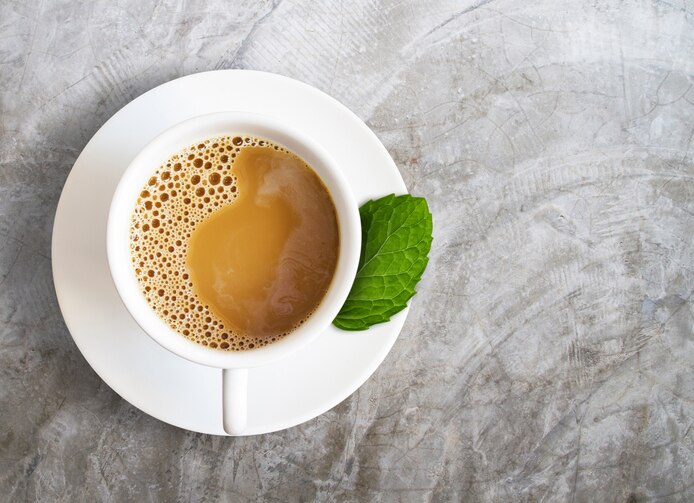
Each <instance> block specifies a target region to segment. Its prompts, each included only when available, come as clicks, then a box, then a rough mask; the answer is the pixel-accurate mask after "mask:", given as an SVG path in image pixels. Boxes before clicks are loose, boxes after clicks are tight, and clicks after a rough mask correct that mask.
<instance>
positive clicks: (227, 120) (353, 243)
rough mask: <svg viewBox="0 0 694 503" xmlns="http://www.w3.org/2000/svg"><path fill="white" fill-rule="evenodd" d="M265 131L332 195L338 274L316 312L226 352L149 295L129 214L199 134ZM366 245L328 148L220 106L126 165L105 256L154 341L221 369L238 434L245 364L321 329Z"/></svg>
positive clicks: (226, 416)
mask: <svg viewBox="0 0 694 503" xmlns="http://www.w3.org/2000/svg"><path fill="white" fill-rule="evenodd" d="M236 134H242V135H250V136H259V137H262V138H267V139H269V140H271V141H273V142H274V143H277V144H280V145H283V146H285V147H286V148H288V149H289V150H291V151H292V152H294V153H296V154H298V155H299V156H300V157H302V158H303V159H304V160H305V161H306V162H307V163H308V164H309V165H310V166H311V167H312V168H313V169H314V170H315V172H316V173H317V174H318V176H320V178H321V179H322V180H323V182H324V184H325V186H326V187H327V188H328V190H329V192H330V195H331V196H332V199H333V202H334V203H335V208H336V210H337V217H338V223H339V232H340V252H339V258H338V262H337V268H336V270H335V275H334V276H333V279H332V282H331V284H330V287H329V288H328V291H327V293H326V294H325V297H324V298H323V300H322V301H321V303H320V305H319V306H318V308H317V309H316V311H315V312H314V313H313V314H312V315H311V317H310V318H308V320H306V321H305V322H304V323H303V324H302V325H301V326H300V327H298V328H297V329H295V330H294V331H293V332H291V333H290V334H289V335H287V336H285V337H284V338H282V339H280V340H278V341H276V342H274V343H272V344H269V345H267V346H263V347H260V348H256V349H248V350H244V351H223V350H220V349H212V348H209V347H205V346H202V345H200V344H197V343H195V342H193V341H191V340H189V339H187V338H186V337H184V336H183V335H181V334H179V333H177V332H176V331H175V330H173V329H172V328H171V327H169V325H168V324H167V323H166V322H165V321H164V320H162V319H161V318H160V317H159V316H158V315H157V314H156V313H155V312H154V310H153V309H152V308H151V307H150V305H149V304H148V302H147V300H146V299H145V297H144V295H143V293H142V291H141V289H140V286H139V284H138V281H137V278H136V276H135V271H134V269H133V266H132V262H131V255H130V219H131V217H132V213H133V210H134V208H135V204H136V202H137V198H138V195H139V193H140V191H141V190H142V187H143V186H144V185H145V184H146V182H147V180H148V179H149V177H150V176H152V174H153V173H154V171H155V170H156V169H157V168H158V167H159V166H160V165H161V164H162V163H164V162H166V160H167V159H169V158H170V157H171V156H172V155H173V154H175V153H177V152H179V151H180V150H182V149H183V148H185V147H187V146H189V145H192V144H195V143H198V142H200V141H201V140H204V139H207V138H212V137H215V136H222V135H236ZM360 249H361V224H360V221H359V209H358V207H357V203H356V201H355V200H354V196H353V194H352V192H351V189H350V187H349V184H348V182H347V179H346V178H345V176H344V175H343V173H342V171H341V169H340V167H339V166H338V165H337V164H336V163H335V161H334V160H333V159H332V158H331V157H330V155H329V154H328V153H327V152H326V151H325V150H324V149H323V148H322V147H321V146H320V145H319V144H317V143H316V142H315V141H313V140H312V139H311V138H310V137H308V136H306V135H305V134H304V133H302V132H301V131H299V130H298V129H297V128H295V127H293V126H291V125H289V124H284V123H282V122H281V121H278V120H276V119H275V118H273V117H269V116H265V115H259V114H251V113H242V112H220V113H213V114H208V115H202V116H199V117H194V118H192V119H189V120H186V121H184V122H181V123H179V124H177V125H175V126H173V127H171V128H170V129H168V130H166V131H165V132H163V133H162V134H161V135H159V136H157V137H156V138H155V139H154V140H152V141H151V142H150V143H149V144H148V145H147V146H146V147H145V148H144V149H143V150H142V151H141V152H140V153H139V154H138V155H137V156H136V157H135V159H134V160H133V161H132V162H131V163H130V165H129V166H128V168H127V169H126V170H125V173H124V174H123V176H122V178H121V180H120V182H119V183H118V187H117V188H116V191H115V193H114V195H113V200H112V202H111V208H110V211H109V216H108V225H107V251H108V263H109V267H110V270H111V276H112V278H113V282H114V283H115V285H116V289H117V290H118V293H119V295H120V297H121V299H122V300H123V303H124V304H125V307H126V308H127V309H128V311H129V312H130V314H131V315H132V317H133V318H134V319H135V321H136V322H137V323H138V325H140V327H142V329H143V330H144V331H145V332H146V333H147V334H148V335H149V336H150V337H151V338H152V339H154V340H155V341H156V342H158V343H159V344H160V345H162V346H163V347H164V348H166V349H168V350H169V351H171V352H173V353H175V354H177V355H178V356H181V357H183V358H186V359H188V360H190V361H193V362H195V363H199V364H202V365H207V366H210V367H217V368H220V369H224V370H223V386H222V388H223V409H222V420H223V425H224V430H225V431H226V432H227V433H228V434H230V435H240V434H242V433H243V431H244V429H245V428H246V423H247V400H246V398H247V380H248V369H249V368H253V367H259V366H262V365H267V364H269V363H272V362H274V361H276V360H279V359H281V358H287V357H290V355H291V354H292V353H293V352H294V351H296V350H297V349H299V348H300V347H302V346H304V345H306V344H309V343H310V342H311V341H312V340H314V339H315V338H316V337H318V336H319V335H321V333H323V332H324V331H325V329H326V328H327V327H328V326H329V325H330V323H331V322H332V320H333V319H334V318H335V316H336V315H337V313H338V312H339V310H340V308H341V307H342V305H343V303H344V301H345V299H346V298H347V294H348V293H349V290H350V288H351V286H352V282H353V281H354V277H355V275H356V271H357V265H358V262H359V254H360Z"/></svg>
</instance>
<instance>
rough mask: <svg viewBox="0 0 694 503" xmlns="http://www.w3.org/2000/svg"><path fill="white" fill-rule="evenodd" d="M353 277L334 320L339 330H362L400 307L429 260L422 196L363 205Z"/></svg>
mask: <svg viewBox="0 0 694 503" xmlns="http://www.w3.org/2000/svg"><path fill="white" fill-rule="evenodd" d="M359 216H360V217H361V233H362V241H361V257H360V258H359V268H358V270H357V277H356V278H355V280H354V285H352V290H351V291H350V292H349V295H348V296H347V300H346V301H345V304H344V306H342V309H341V310H340V313H339V314H338V315H337V318H335V320H334V321H333V324H334V325H335V326H336V327H337V328H341V329H342V330H366V329H367V328H369V327H370V326H371V325H375V324H377V323H383V322H385V321H388V320H390V317H391V316H393V315H394V314H395V313H398V312H400V311H402V310H403V309H405V306H407V301H408V300H410V298H411V297H412V296H413V295H414V294H415V293H416V291H415V287H416V286H417V283H418V282H419V280H420V278H421V277H422V274H423V273H424V269H425V268H426V266H427V262H428V261H429V257H428V254H429V250H430V249H431V240H432V229H433V224H432V220H431V213H430V212H429V206H428V205H427V202H426V200H425V199H424V198H421V197H413V196H410V195H404V196H395V195H392V194H391V195H389V196H385V197H382V198H380V199H375V200H372V201H369V202H367V203H365V204H364V205H363V206H362V207H361V208H359Z"/></svg>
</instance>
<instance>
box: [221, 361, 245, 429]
mask: <svg viewBox="0 0 694 503" xmlns="http://www.w3.org/2000/svg"><path fill="white" fill-rule="evenodd" d="M247 424H248V369H223V370H222V425H223V427H224V431H226V432H227V433H228V434H229V435H234V436H236V435H241V434H243V432H244V431H245V430H246V425H247Z"/></svg>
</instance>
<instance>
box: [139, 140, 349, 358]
mask: <svg viewBox="0 0 694 503" xmlns="http://www.w3.org/2000/svg"><path fill="white" fill-rule="evenodd" d="M131 252H132V257H133V266H134V268H135V273H136V275H137V278H138V281H139V283H140V285H141V287H142V291H143V293H144V294H145V297H146V298H147V300H148V301H149V303H150V305H151V306H152V308H153V309H154V310H155V311H156V312H157V313H158V314H159V316H160V317H161V318H163V319H164V320H165V321H166V322H167V323H168V324H169V325H170V326H171V327H172V328H173V329H174V330H177V331H178V332H179V333H181V334H182V335H184V336H185V337H187V338H189V339H191V340H193V341H195V342H198V343H201V344H203V345H206V346H210V347H213V348H220V349H225V350H243V349H251V348H254V347H259V346H262V345H265V344H268V343H270V342H273V341H275V340H277V339H279V338H281V337H282V336H284V335H286V334H287V333H289V332H291V331H292V330H294V329H295V328H296V327H297V326H299V325H300V324H301V323H302V322H303V321H304V320H305V319H306V317H307V316H309V315H310V314H311V313H312V312H313V311H314V310H315V309H316V307H317V306H318V304H319V303H320V301H321V300H322V298H323V296H324V295H325V292H326V291H327V289H328V286H329V284H330V281H331V280H332V277H333V274H334V272H335V267H336V264H337V256H338V254H339V231H338V224H337V216H336V212H335V207H334V204H333V202H332V199H331V198H330V195H329V193H328V191H327V189H326V188H325V186H324V185H323V183H322V182H321V181H320V179H319V178H318V176H317V175H316V174H315V173H314V172H313V170H312V169H311V168H310V167H309V166H308V165H307V164H306V163H305V162H304V161H303V160H301V159H300V158H299V157H297V156H296V155H294V154H292V153H291V152H288V151H287V150H285V149H283V148H282V147H280V146H278V145H274V144H272V143H271V142H268V141H267V140H261V139H258V138H247V137H245V138H244V137H221V138H213V139H210V140H206V141H205V142H203V143H200V144H199V145H194V146H191V147H189V148H188V149H185V150H184V151H182V152H181V153H179V154H177V155H174V156H173V157H172V158H171V159H170V160H169V161H168V162H167V163H166V164H165V165H163V166H161V167H160V168H159V170H157V172H156V173H155V175H154V176H153V177H152V178H151V179H150V180H149V182H148V184H147V185H146V186H145V187H144V188H143V191H142V193H141V197H140V198H139V200H138V203H137V206H136V208H135V211H134V213H133V218H132V225H131Z"/></svg>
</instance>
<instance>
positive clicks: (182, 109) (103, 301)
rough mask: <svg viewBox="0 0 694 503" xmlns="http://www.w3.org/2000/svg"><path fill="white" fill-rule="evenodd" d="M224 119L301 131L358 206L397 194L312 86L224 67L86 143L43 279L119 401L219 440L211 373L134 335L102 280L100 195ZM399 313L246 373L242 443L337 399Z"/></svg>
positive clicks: (378, 157) (337, 110) (129, 110)
mask: <svg viewBox="0 0 694 503" xmlns="http://www.w3.org/2000/svg"><path fill="white" fill-rule="evenodd" d="M224 110H239V111H247V112H258V113H263V114H267V115H273V116H276V117H278V118H279V119H282V120H285V121H287V122H291V123H294V124H296V125H297V126H298V127H301V129H303V130H304V131H305V132H307V133H308V134H310V135H311V136H312V137H313V138H314V139H315V140H317V141H318V142H319V143H320V144H322V145H323V146H324V147H325V148H326V149H327V150H328V151H329V152H330V154H331V155H332V156H333V157H334V159H335V160H336V161H337V162H338V163H339V164H340V165H341V166H343V167H344V170H345V174H346V176H347V178H348V180H349V182H350V184H351V185H352V190H353V191H354V195H355V197H356V198H357V201H358V202H359V203H360V204H361V203H362V202H364V201H366V200H368V199H370V198H373V197H379V196H383V195H386V194H390V193H396V194H397V193H405V192H406V191H407V189H406V187H405V184H404V182H403V180H402V178H401V177H400V174H399V172H398V170H397V168H396V166H395V163H394V162H393V160H392V159H391V158H390V156H389V155H388V152H387V151H386V150H385V148H384V147H383V145H382V144H381V143H380V142H379V140H378V138H377V137H376V135H374V133H373V132H371V130H370V129H369V128H368V127H367V126H366V125H365V124H364V123H363V122H362V121H361V120H360V119H359V118H358V117H357V116H356V115H354V114H353V113H352V112H350V111H349V110H348V109H347V108H345V107H344V106H343V105H342V104H340V103H339V102H337V101H336V100H334V99H333V98H331V97H330V96H328V95H326V94H324V93H322V92H321V91H318V90H317V89H315V88H313V87H310V86H308V85H306V84H303V83H301V82H298V81H295V80H292V79H289V78H286V77H281V76H279V75H273V74H269V73H262V72H253V71H244V70H224V71H216V72H206V73H199V74H196V75H190V76H188V77H183V78H180V79H177V80H174V81H171V82H168V83H166V84H163V85H161V86H159V87H157V88H155V89H152V90H151V91H149V92H147V93H145V94H143V95H142V96H140V97H139V98H137V99H135V100H134V101H132V102H131V103H130V104H128V105H127V106H125V107H124V108H123V109H121V110H120V111H119V112H118V113H116V114H115V115H114V116H113V117H111V119H110V120H109V121H108V122H106V124H104V125H103V127H102V128H101V129H100V130H99V131H98V132H97V133H96V134H95V135H94V137H93V138H92V139H91V141H90V142H89V143H88V144H87V146H86V147H85V148H84V150H83V151H82V153H81V155H80V156H79V158H78V159H77V161H76V162H75V165H74V167H73V168H72V172H71V173H70V176H69V177H68V179H67V182H66V183H65V187H64V189H63V193H62V195H61V198H60V202H59V204H58V209H57V212H56V217H55V224H54V228H53V247H52V256H53V277H54V281H55V289H56V293H57V296H58V301H59V303H60V308H61V310H62V312H63V316H64V317H65V322H66V324H67V326H68V328H69V330H70V333H71V334H72V337H73V339H74V340H75V343H76V344H77V346H78V347H79V349H80V351H81V352H82V354H83V355H84V357H85V358H86V359H87V361H88V362H89V364H90V365H91V366H92V367H93V368H94V370H95V371H96V372H97V374H99V376H101V378H102V379H103V380H104V381H105V382H106V383H107V384H108V385H109V386H110V387H111V388H113V389H114V390H115V391H116V392H117V393H118V394H119V395H121V396H122V397H123V398H125V399H126V400H127V401H128V402H130V403H131V404H133V405H134V406H135V407H137V408H139V409H140V410H142V411H144V412H146V413H147V414H150V415H151V416H154V417H156V418H158V419H160V420H162V421H165V422H167V423H170V424H173V425H176V426H179V427H181V428H185V429H188V430H193V431H197V432H202V433H211V434H216V435H225V432H224V430H223V429H222V402H221V398H222V389H221V387H222V375H221V370H218V369H213V368H208V367H204V366H201V365H197V364H195V363H191V362H189V361H187V360H184V359H182V358H180V357H178V356H175V355H174V354H172V353H170V352H168V351H167V350H165V349H163V348H162V347H161V346H159V345H158V344H157V343H155V342H154V341H153V340H152V339H150V338H149V337H148V336H147V335H146V334H145V333H144V332H143V331H142V330H141V329H140V328H139V327H138V326H137V324H136V323H135V321H134V320H133V319H132V318H131V317H130V315H129V314H128V312H127V311H126V310H125V307H124V306H123V304H122V303H121V301H120V299H119V297H118V294H117V293H116V290H115V287H114V286H113V284H112V282H111V278H110V275H109V270H108V265H107V262H106V235H105V234H106V217H107V213H108V207H109V204H110V201H111V196H112V194H113V191H114V190H115V186H116V183H117V181H118V180H119V178H120V176H121V174H122V172H123V171H124V170H125V168H126V167H127V166H128V164H129V163H130V161H131V159H132V158H133V157H134V156H135V155H136V154H137V153H138V152H139V151H140V150H141V149H142V148H143V147H144V146H145V145H146V144H147V143H148V142H149V141H150V140H151V139H152V138H153V137H155V136H156V135H158V134H159V133H161V132H162V131H163V130H164V129H167V128H168V127H170V126H172V125H174V124H176V123H178V122H180V121H183V120H185V119H188V118H190V117H193V116H196V115H201V114H206V113H211V112H218V111H224ZM407 311H408V310H407V309H406V310H405V311H403V312H401V313H399V314H398V315H396V316H395V317H394V318H393V319H392V320H391V321H390V322H389V323H385V324H381V325H377V326H375V327H373V328H371V329H370V330H368V331H365V332H343V331H340V330H338V329H336V328H334V327H331V328H330V329H328V330H327V331H326V333H325V334H323V335H322V336H321V337H320V338H318V339H317V340H316V342H315V343H313V344H311V345H310V346H308V347H306V348H303V349H302V350H300V351H299V352H298V353H296V354H295V355H294V356H293V357H290V358H289V359H286V360H284V361H281V362H279V363H277V364H275V365H270V366H267V367H262V368H257V369H252V370H250V372H249V378H248V386H249V389H248V430H247V432H246V434H247V435H256V434H260V433H269V432H272V431H277V430H281V429H284V428H289V427H291V426H295V425H297V424H300V423H302V422H304V421H308V420H309V419H312V418H314V417H316V416H318V415H320V414H322V413H324V412H326V411H327V410H329V409H330V408H332V407H334V406H335V405H337V404H338V403H339V402H341V401H342V400H344V399H345V398H347V397H348V396H349V395H350V394H352V393H353V392H354V391H356V389H357V388H358V387H359V386H361V385H362V384H363V383H364V381H366V379H368V378H369V376H370V375H371V374H372V373H373V372H374V371H375V370H376V368H377V367H378V365H380V364H381V362H382V361H383V359H384V358H385V356H386V354H388V351H389V350H390V348H391V347H392V345H393V343H394V342H395V339H396V338H397V336H398V334H399V333H400V330H401V329H402V326H403V324H404V322H405V318H406V316H407Z"/></svg>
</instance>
